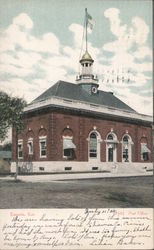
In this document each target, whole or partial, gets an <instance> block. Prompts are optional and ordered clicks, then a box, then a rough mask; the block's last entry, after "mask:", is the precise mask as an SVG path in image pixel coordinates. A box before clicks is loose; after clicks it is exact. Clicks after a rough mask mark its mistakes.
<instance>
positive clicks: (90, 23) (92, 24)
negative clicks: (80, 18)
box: [87, 13, 94, 30]
mask: <svg viewBox="0 0 154 250" xmlns="http://www.w3.org/2000/svg"><path fill="white" fill-rule="evenodd" d="M87 24H89V27H90V29H91V30H92V29H93V26H94V20H93V19H92V17H91V16H90V15H89V14H88V13H87Z"/></svg>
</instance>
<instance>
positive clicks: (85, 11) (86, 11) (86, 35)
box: [85, 8, 87, 52]
mask: <svg viewBox="0 0 154 250" xmlns="http://www.w3.org/2000/svg"><path fill="white" fill-rule="evenodd" d="M85 15H86V52H87V8H85Z"/></svg>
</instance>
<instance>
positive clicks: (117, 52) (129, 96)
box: [102, 8, 152, 114]
mask: <svg viewBox="0 0 154 250" xmlns="http://www.w3.org/2000/svg"><path fill="white" fill-rule="evenodd" d="M104 16H105V17H106V18H107V19H108V20H109V24H110V30H111V33H112V34H113V37H114V39H113V40H112V41H111V42H108V43H106V44H104V46H103V51H102V54H103V52H110V53H112V55H111V56H110V57H109V58H108V60H106V58H105V60H106V62H108V65H107V67H106V68H105V70H106V72H105V73H104V76H103V77H104V81H103V84H104V85H105V87H106V88H108V89H110V90H113V91H114V92H115V93H116V94H117V96H119V97H120V96H121V98H123V101H125V102H128V104H129V105H131V106H132V107H134V109H136V110H137V111H138V112H142V113H143V112H145V113H147V114H148V113H150V114H152V96H149V97H145V96H144V94H142V93H145V92H144V91H145V88H146V87H147V86H148V93H152V50H151V49H150V48H149V46H148V43H147V40H148V35H149V27H148V25H147V24H146V23H145V21H144V20H143V19H142V18H141V17H138V16H135V17H133V18H132V20H131V22H130V24H129V25H128V24H123V22H122V20H121V18H120V10H119V9H117V8H109V9H107V10H105V12H104ZM119 69H122V70H121V72H119ZM108 71H110V72H109V74H108V73H107V72H108ZM112 71H115V72H116V73H115V75H116V77H114V76H113V75H112V73H111V72H112ZM128 72H129V74H128ZM147 72H148V73H149V74H150V75H149V77H147V75H146V73H147ZM117 76H118V77H119V78H120V79H121V80H120V81H118V82H117V80H116V79H117ZM113 79H114V80H113ZM122 79H125V80H124V81H122ZM128 79H129V80H128ZM149 81H151V86H150V84H149ZM135 87H136V88H139V89H138V91H137V93H135V92H134V88H135Z"/></svg>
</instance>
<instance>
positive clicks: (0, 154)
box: [0, 150, 12, 162]
mask: <svg viewBox="0 0 154 250" xmlns="http://www.w3.org/2000/svg"><path fill="white" fill-rule="evenodd" d="M0 158H1V159H3V160H4V161H7V162H11V160H12V152H11V151H2V150H0Z"/></svg>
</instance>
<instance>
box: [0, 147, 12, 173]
mask: <svg viewBox="0 0 154 250" xmlns="http://www.w3.org/2000/svg"><path fill="white" fill-rule="evenodd" d="M11 159H12V152H11V151H2V150H0V174H8V173H10V163H11Z"/></svg>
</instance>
